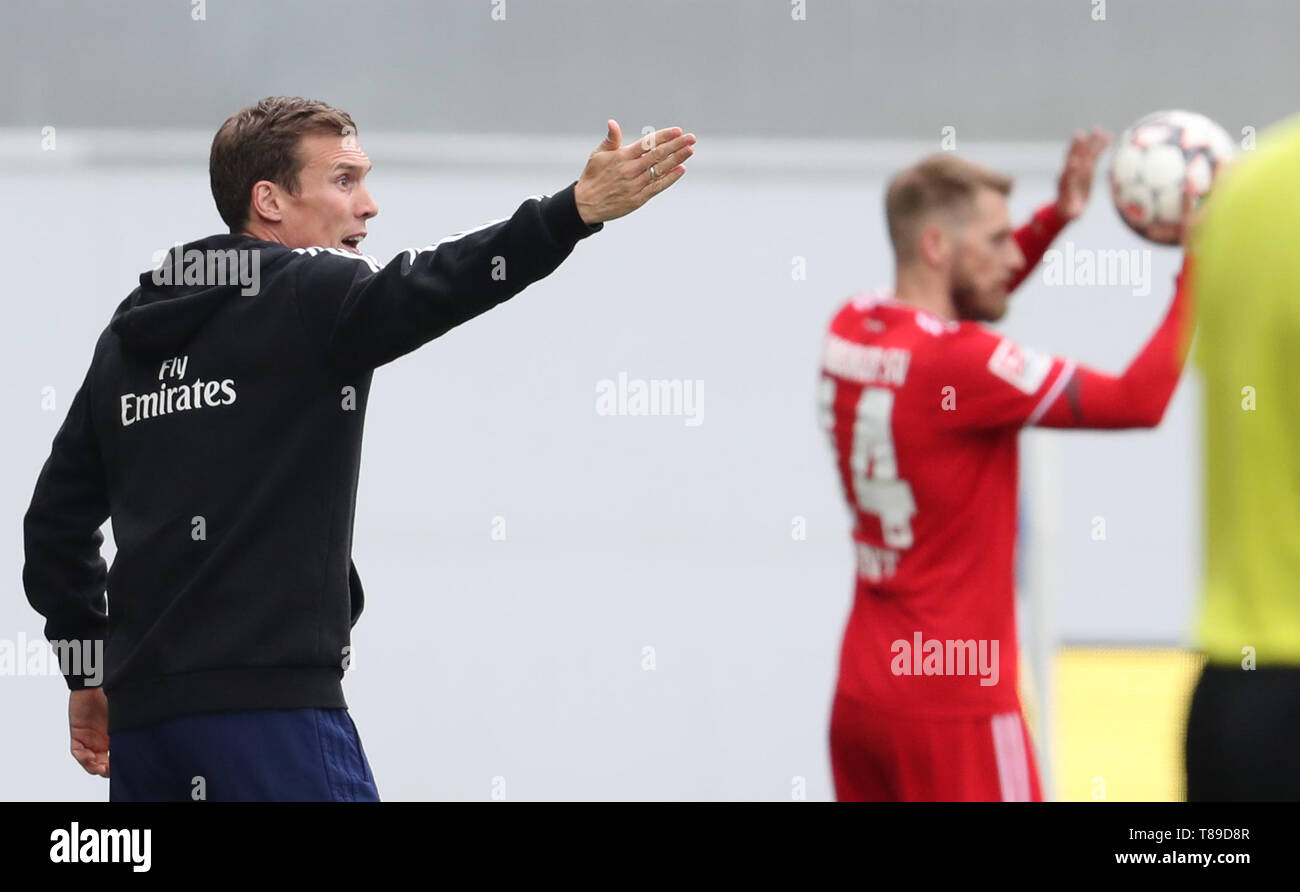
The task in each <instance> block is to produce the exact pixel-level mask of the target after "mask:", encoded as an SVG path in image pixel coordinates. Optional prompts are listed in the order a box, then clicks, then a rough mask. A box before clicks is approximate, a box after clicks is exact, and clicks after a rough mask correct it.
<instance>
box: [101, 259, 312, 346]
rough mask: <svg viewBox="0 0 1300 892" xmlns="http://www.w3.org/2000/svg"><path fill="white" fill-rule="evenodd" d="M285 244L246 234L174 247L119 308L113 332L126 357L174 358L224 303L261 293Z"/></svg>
mask: <svg viewBox="0 0 1300 892" xmlns="http://www.w3.org/2000/svg"><path fill="white" fill-rule="evenodd" d="M288 253H289V249H288V248H286V247H285V246H284V245H280V244H277V243H275V242H264V241H262V240H261V239H256V238H253V237H251V236H247V235H235V234H222V235H212V236H208V237H207V238H202V239H198V240H197V241H193V242H187V243H185V244H183V245H178V246H174V247H173V248H172V249H171V250H169V251H168V252H167V256H166V257H164V258H163V260H162V262H161V263H160V264H159V265H158V267H157V268H156V269H153V270H150V271H148V272H144V273H141V274H140V286H139V287H138V288H136V289H135V290H134V291H132V292H131V294H130V295H129V296H128V297H127V298H126V300H124V301H123V302H122V303H121V305H120V306H119V307H118V308H117V311H116V312H115V313H114V314H113V319H112V321H111V322H110V323H109V328H110V329H112V330H113V332H114V333H115V334H117V336H118V337H119V338H120V339H121V342H122V347H123V350H124V351H125V352H128V353H132V354H134V355H136V356H139V357H141V358H143V359H163V358H166V357H168V356H172V355H175V354H176V353H177V352H178V351H179V350H180V348H182V347H184V346H185V344H187V343H189V341H190V340H191V339H192V338H193V337H194V336H195V335H196V334H197V333H198V331H199V330H200V329H201V328H203V326H204V325H205V324H206V323H207V321H208V320H209V319H210V318H212V316H213V314H215V313H217V312H218V311H219V310H220V309H221V307H222V306H223V305H225V303H226V302H227V301H228V300H230V299H231V298H233V297H237V296H239V295H249V294H256V293H258V291H259V290H260V287H261V280H262V277H263V276H265V275H266V273H267V272H268V270H269V269H270V267H271V266H272V265H273V264H274V263H275V262H276V261H278V260H281V259H282V258H283V257H285V256H286V255H287V254H288Z"/></svg>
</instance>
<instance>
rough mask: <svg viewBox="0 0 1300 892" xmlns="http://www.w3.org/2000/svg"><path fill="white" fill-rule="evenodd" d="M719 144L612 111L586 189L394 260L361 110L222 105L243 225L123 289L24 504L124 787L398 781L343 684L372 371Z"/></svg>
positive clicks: (275, 101) (60, 630)
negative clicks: (373, 246)
mask: <svg viewBox="0 0 1300 892" xmlns="http://www.w3.org/2000/svg"><path fill="white" fill-rule="evenodd" d="M694 142H695V137H694V136H692V135H691V134H684V133H682V131H681V130H680V129H678V128H669V129H666V130H660V131H658V132H657V133H655V134H652V135H647V136H646V137H645V138H644V139H642V140H639V141H637V142H634V143H632V144H630V145H627V146H624V145H622V139H621V134H620V131H619V128H618V124H617V123H615V122H614V121H610V122H608V135H607V136H606V138H605V140H604V141H603V142H602V143H601V144H600V146H599V147H597V149H596V151H595V152H593V153H592V154H591V156H590V158H589V160H588V162H587V164H586V167H585V169H584V170H583V172H582V175H581V176H580V177H579V179H578V180H577V181H576V182H575V183H573V184H571V185H570V186H568V187H566V188H564V189H562V190H560V191H559V192H557V193H555V194H554V195H551V196H542V197H534V198H529V199H528V200H526V201H524V202H523V204H521V205H520V206H519V208H518V209H517V210H516V211H515V213H514V215H513V216H512V217H510V218H509V219H507V220H503V221H499V222H495V223H491V224H487V225H485V226H481V227H479V228H477V229H472V230H469V231H467V232H462V233H458V234H456V235H453V236H450V237H448V238H446V239H443V240H442V241H440V242H437V243H436V244H433V245H429V246H428V247H425V248H421V249H419V250H415V249H412V250H409V251H406V252H405V253H403V254H400V255H398V256H397V257H396V258H394V259H393V260H392V261H390V262H389V263H388V264H387V265H386V266H380V265H379V264H378V263H376V262H375V261H374V260H373V259H372V258H370V257H368V256H366V255H363V254H362V253H361V251H360V250H359V247H358V246H359V244H360V242H361V240H362V239H363V238H364V237H365V234H366V222H367V221H368V220H369V219H370V218H372V217H374V216H375V215H376V214H377V213H378V208H377V207H376V205H375V203H374V201H373V200H372V198H371V196H370V193H369V191H368V190H367V188H366V185H365V177H366V173H367V172H368V171H369V169H370V163H369V160H368V159H367V157H366V155H365V153H364V152H363V151H362V150H361V147H360V144H359V142H358V140H357V131H356V127H355V125H354V124H353V121H352V119H351V118H350V117H349V116H348V115H347V114H346V113H344V112H342V111H339V110H337V109H334V108H331V107H330V106H328V105H325V104H324V103H321V102H316V101H312V100H305V99H298V98H287V97H270V98H267V99H264V100H262V101H261V102H259V103H258V104H257V105H256V106H250V107H248V108H245V109H243V110H241V111H240V112H239V113H237V114H235V115H234V116H232V117H231V118H230V119H229V120H227V121H226V122H225V123H224V124H223V125H222V127H221V128H220V130H219V131H218V132H217V135H216V137H215V138H214V140H213V143H212V153H211V160H210V174H211V181H212V193H213V197H214V198H215V200H216V204H217V208H218V210H219V211H220V213H221V216H222V219H223V220H224V221H225V222H226V224H227V225H228V226H229V228H230V232H229V234H225V235H214V236H209V237H207V238H204V239H200V240H198V241H196V242H191V243H189V244H187V245H183V246H177V248H176V249H175V250H174V251H173V252H169V253H168V255H167V257H166V258H165V259H164V261H163V262H162V264H160V266H159V267H158V268H157V269H155V270H153V271H151V272H147V273H144V274H142V275H141V276H140V286H139V287H138V288H136V289H135V290H134V291H132V292H131V294H130V295H129V296H128V297H127V298H126V299H125V300H124V301H123V302H122V303H121V304H120V305H119V306H118V307H117V310H116V311H115V313H114V315H113V318H112V321H111V322H110V324H109V326H108V327H107V328H106V329H105V330H104V332H103V334H102V335H101V336H100V338H99V340H98V342H97V343H96V345H95V351H94V357H93V359H92V360H91V364H90V369H89V371H88V372H87V373H86V376H85V380H84V381H83V383H82V385H81V387H80V389H79V390H78V392H77V394H76V396H75V397H74V399H73V401H72V404H71V406H70V407H69V409H68V415H67V418H66V419H65V420H64V423H63V425H62V427H61V428H60V429H59V432H58V434H57V435H56V436H55V438H54V444H53V447H52V450H51V453H50V457H49V459H48V460H47V461H46V463H45V466H44V467H43V468H42V470H41V473H40V476H39V478H38V480H37V483H36V490H35V493H34V495H33V496H32V502H31V506H30V508H29V509H28V511H27V513H26V516H25V518H24V525H23V531H24V537H25V553H26V563H25V564H24V567H23V583H24V586H25V588H26V591H27V597H28V600H29V601H30V602H31V604H32V605H33V606H34V607H35V608H36V609H37V611H39V612H40V613H41V614H42V615H43V616H44V617H45V619H46V624H45V635H46V637H47V638H49V639H50V641H51V642H53V643H54V644H55V647H56V652H58V653H60V654H62V655H64V657H65V660H64V663H63V665H62V667H61V668H62V670H63V673H64V676H65V678H66V680H67V684H68V687H69V689H70V691H71V694H70V699H69V708H68V714H69V723H70V727H71V737H72V754H73V756H74V757H75V758H76V759H77V761H78V762H79V763H80V764H81V765H82V767H83V768H85V770H86V771H88V772H90V773H92V774H98V775H102V776H110V771H109V749H110V747H109V736H110V734H111V735H112V743H113V745H112V753H113V756H112V773H111V781H110V798H111V799H113V800H115V801H118V800H130V799H152V800H157V799H200V798H202V799H214V800H216V799H221V800H230V799H245V800H249V799H251V800H266V799H300V800H301V799H377V798H378V794H377V792H376V790H375V786H374V779H373V776H372V775H371V773H370V769H369V765H368V764H367V762H366V759H365V754H364V752H363V750H362V749H361V745H360V740H359V738H358V736H357V733H356V728H355V726H354V725H353V724H352V720H351V718H350V717H349V716H348V714H347V704H346V702H345V700H344V697H343V690H342V676H343V671H344V669H345V668H346V664H347V661H348V658H349V651H350V646H349V636H350V630H351V627H352V626H353V625H354V624H355V623H356V621H357V617H358V616H359V615H360V613H361V609H362V603H363V592H362V586H361V580H360V578H359V577H358V575H357V570H356V567H355V566H354V565H353V563H352V557H351V551H352V527H353V517H354V512H355V506H356V494H357V478H358V472H359V469H360V460H361V439H362V426H363V421H364V417H365V409H366V402H367V396H368V394H369V389H370V381H371V376H372V373H373V371H374V369H375V368H376V367H378V366H381V365H383V364H385V363H387V362H390V361H392V360H393V359H396V358H397V357H399V356H402V355H404V354H406V353H409V352H411V351H412V350H415V349H416V348H418V347H420V346H421V345H422V344H425V343H427V342H428V341H430V340H432V339H433V338H436V337H438V336H439V335H441V334H444V333H445V332H447V331H448V330H450V329H451V328H453V327H455V326H457V325H459V324H461V323H463V322H465V321H467V320H469V319H472V318H473V317H475V316H477V315H479V314H480V313H483V312H485V311H487V310H489V309H491V308H492V307H494V306H496V305H497V304H499V303H501V302H503V301H505V300H507V299H509V298H510V297H512V296H513V295H515V294H517V293H519V292H520V291H522V290H523V289H524V288H525V287H527V286H528V285H529V284H530V283H532V282H535V281H537V280H538V279H541V278H543V277H545V276H547V275H548V274H550V273H551V272H552V271H553V270H554V269H555V268H556V267H557V266H559V265H560V263H561V262H563V261H564V259H565V258H566V257H568V255H569V253H570V252H571V251H572V250H573V248H574V246H575V245H576V243H577V242H578V241H579V240H581V239H583V238H586V237H587V236H588V235H591V234H592V233H594V232H597V231H599V230H600V229H601V228H602V226H603V223H604V221H606V220H612V219H615V218H617V217H621V216H623V215H625V214H627V213H630V212H631V211H633V210H635V209H636V208H638V207H640V206H641V205H643V204H644V203H645V202H646V201H648V200H649V199H650V198H652V197H653V196H654V195H657V194H658V193H659V192H662V191H663V190H664V189H666V188H667V187H669V186H671V185H672V184H673V183H674V182H676V181H677V180H678V179H679V178H680V177H681V176H682V174H683V173H685V169H684V168H683V167H682V162H684V161H685V160H686V159H687V158H688V157H690V155H691V154H692V152H693V149H692V146H693V144H694ZM110 517H111V518H112V523H113V534H114V538H115V540H116V544H117V556H116V558H115V560H114V562H113V567H112V570H111V571H108V572H106V565H105V562H104V560H103V559H102V558H101V556H100V545H101V544H102V543H103V535H102V534H101V533H100V527H101V526H102V524H103V523H104V521H105V520H107V519H109V518H110ZM106 594H107V597H106ZM100 642H103V644H100ZM96 654H103V665H99V661H98V660H97V659H96V658H95V655H96ZM69 655H70V656H74V657H79V656H82V655H84V656H85V659H66V657H68V656H69Z"/></svg>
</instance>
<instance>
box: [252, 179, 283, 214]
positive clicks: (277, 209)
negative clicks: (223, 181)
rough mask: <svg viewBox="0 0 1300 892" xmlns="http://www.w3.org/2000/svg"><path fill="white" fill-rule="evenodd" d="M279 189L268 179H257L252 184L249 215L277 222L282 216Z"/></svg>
mask: <svg viewBox="0 0 1300 892" xmlns="http://www.w3.org/2000/svg"><path fill="white" fill-rule="evenodd" d="M280 198H281V196H280V189H279V187H277V186H276V185H275V183H272V182H271V181H270V180H258V181H257V182H256V183H254V184H253V194H252V197H251V200H250V201H249V207H248V211H249V217H250V218H252V219H254V220H263V221H266V222H268V223H279V222H280V221H281V220H282V219H283V218H284V209H283V208H282V207H281V205H280Z"/></svg>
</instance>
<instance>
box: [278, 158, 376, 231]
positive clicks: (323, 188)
mask: <svg viewBox="0 0 1300 892" xmlns="http://www.w3.org/2000/svg"><path fill="white" fill-rule="evenodd" d="M298 152H299V154H300V155H301V157H303V158H304V159H306V163H305V164H304V165H303V167H302V170H301V171H299V173H298V194H297V195H290V194H289V193H288V192H286V191H285V190H283V189H280V188H279V187H276V189H275V198H276V208H277V209H278V210H279V213H280V220H279V221H278V225H277V235H278V236H279V240H280V241H282V242H283V243H284V244H285V245H287V246H288V247H290V248H309V247H313V246H321V247H326V248H341V249H343V250H344V251H351V252H352V253H354V254H360V253H361V251H360V249H359V248H358V245H359V244H360V242H361V239H363V238H365V236H366V221H367V220H369V219H370V218H371V217H373V216H375V215H376V214H378V213H379V207H378V205H376V204H375V202H374V199H372V198H371V197H370V191H369V190H368V189H367V188H366V185H365V179H366V174H367V173H369V172H370V159H369V158H367V157H366V153H365V152H363V151H362V150H361V146H360V144H359V143H358V142H357V139H356V136H355V135H354V136H346V137H345V136H335V135H332V134H325V133H313V134H308V135H306V136H304V137H302V139H301V140H299V142H298Z"/></svg>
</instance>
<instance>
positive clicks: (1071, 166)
mask: <svg viewBox="0 0 1300 892" xmlns="http://www.w3.org/2000/svg"><path fill="white" fill-rule="evenodd" d="M1108 145H1110V135H1109V134H1107V133H1106V132H1105V131H1104V130H1102V129H1100V128H1098V127H1094V128H1093V129H1092V131H1091V132H1089V133H1084V132H1083V131H1080V132H1078V133H1076V134H1074V139H1073V140H1071V141H1070V147H1069V149H1068V150H1067V151H1066V153H1065V166H1064V167H1063V168H1061V175H1060V176H1059V177H1058V178H1057V183H1056V201H1054V202H1052V203H1051V204H1045V205H1043V206H1042V207H1041V208H1039V209H1038V210H1037V211H1036V212H1035V213H1034V216H1033V217H1032V218H1031V219H1030V221H1029V222H1028V223H1026V224H1025V225H1024V226H1022V227H1020V228H1019V229H1017V230H1016V232H1015V239H1016V243H1017V244H1018V245H1019V246H1020V253H1021V254H1023V255H1025V265H1024V267H1023V268H1022V269H1021V270H1020V272H1019V273H1017V274H1016V277H1015V278H1014V279H1013V280H1012V282H1011V288H1010V289H1009V290H1015V289H1016V288H1018V287H1019V286H1020V285H1021V283H1023V282H1024V281H1025V279H1027V278H1028V277H1029V274H1030V273H1031V272H1033V271H1034V268H1035V267H1036V266H1038V261H1040V260H1042V259H1043V255H1044V254H1045V253H1047V249H1048V248H1049V247H1051V245H1052V241H1053V240H1054V239H1055V238H1056V236H1057V235H1059V234H1060V232H1061V230H1062V229H1064V228H1065V226H1066V224H1067V223H1069V222H1070V221H1071V220H1074V219H1075V218H1076V217H1078V216H1079V215H1080V214H1082V213H1083V209H1084V208H1085V207H1087V205H1088V195H1089V194H1090V193H1091V191H1092V176H1093V172H1094V171H1095V170H1096V167H1097V159H1098V158H1099V157H1100V156H1101V153H1102V152H1103V151H1104V150H1105V149H1106V146H1108Z"/></svg>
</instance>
